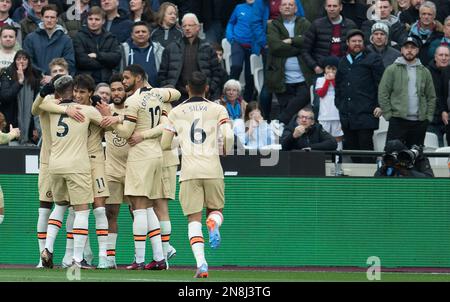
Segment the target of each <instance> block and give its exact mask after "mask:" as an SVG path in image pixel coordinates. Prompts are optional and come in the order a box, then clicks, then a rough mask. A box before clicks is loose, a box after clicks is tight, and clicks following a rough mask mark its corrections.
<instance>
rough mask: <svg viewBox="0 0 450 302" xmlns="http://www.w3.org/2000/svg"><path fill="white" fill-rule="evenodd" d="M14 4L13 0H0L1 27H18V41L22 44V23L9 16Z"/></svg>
mask: <svg viewBox="0 0 450 302" xmlns="http://www.w3.org/2000/svg"><path fill="white" fill-rule="evenodd" d="M11 6H12V0H0V28H2V27H4V26H7V25H9V26H12V27H14V28H15V29H16V35H17V38H16V39H17V41H18V42H19V44H20V45H22V31H21V29H20V24H19V23H18V22H16V21H14V20H13V19H11V18H10V17H9V11H10V9H11Z"/></svg>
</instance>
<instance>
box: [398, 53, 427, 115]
mask: <svg viewBox="0 0 450 302" xmlns="http://www.w3.org/2000/svg"><path fill="white" fill-rule="evenodd" d="M394 63H396V64H400V65H405V66H406V70H407V72H408V115H407V117H406V119H407V120H410V121H418V120H419V96H418V95H417V85H416V79H417V76H416V73H417V66H420V65H422V63H421V62H420V60H419V59H416V61H415V62H414V63H412V64H409V63H408V62H407V61H406V60H405V58H403V57H399V58H397V60H395V62H394Z"/></svg>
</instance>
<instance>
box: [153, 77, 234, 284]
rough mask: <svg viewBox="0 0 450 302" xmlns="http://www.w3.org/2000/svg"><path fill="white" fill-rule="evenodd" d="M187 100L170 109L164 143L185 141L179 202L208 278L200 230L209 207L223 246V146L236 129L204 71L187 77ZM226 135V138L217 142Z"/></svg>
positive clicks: (214, 235)
mask: <svg viewBox="0 0 450 302" xmlns="http://www.w3.org/2000/svg"><path fill="white" fill-rule="evenodd" d="M187 90H188V92H189V99H188V100H186V101H185V102H183V103H181V104H180V105H178V106H177V107H175V108H174V109H172V111H171V112H170V113H169V116H168V119H169V124H168V125H167V126H166V127H165V130H167V131H164V133H163V137H162V139H161V146H162V148H163V150H170V148H171V143H172V139H173V137H174V135H175V134H176V135H177V136H178V138H179V142H180V146H181V154H182V160H181V175H180V196H179V197H180V203H181V207H182V209H183V213H184V215H185V216H187V217H188V223H189V224H188V235H189V240H190V244H191V248H192V252H193V253H194V256H195V259H196V261H197V272H196V274H195V276H194V277H196V278H206V277H207V276H208V264H207V262H206V259H205V252H204V239H203V233H202V211H203V207H204V205H205V206H206V208H207V220H206V224H207V226H208V231H209V243H210V246H211V247H212V248H217V247H218V246H219V245H220V233H219V227H220V225H221V224H222V221H223V216H222V210H223V207H224V204H225V197H224V181H223V170H222V166H221V164H220V159H219V148H222V147H223V148H224V150H225V152H227V151H228V150H229V149H230V148H232V147H233V142H234V136H233V130H232V129H231V126H230V123H229V117H228V113H227V111H226V109H225V107H223V106H220V105H218V104H216V103H214V102H211V101H209V100H207V99H205V94H206V92H207V91H208V85H207V80H206V76H205V75H204V74H203V73H201V72H193V73H192V76H191V78H190V79H189V81H188V85H187ZM220 140H223V142H222V143H223V146H222V143H219V141H220Z"/></svg>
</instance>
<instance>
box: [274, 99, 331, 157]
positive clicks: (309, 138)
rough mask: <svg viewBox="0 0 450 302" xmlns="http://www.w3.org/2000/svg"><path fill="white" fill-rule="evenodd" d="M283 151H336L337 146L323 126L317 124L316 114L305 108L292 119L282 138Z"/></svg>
mask: <svg viewBox="0 0 450 302" xmlns="http://www.w3.org/2000/svg"><path fill="white" fill-rule="evenodd" d="M281 146H282V148H283V150H307V151H309V150H336V147H337V144H336V140H335V139H334V137H333V136H331V134H329V133H328V132H326V131H325V130H324V129H323V128H322V125H320V124H316V123H315V119H314V112H313V111H312V109H311V108H309V107H305V108H303V109H302V110H300V111H299V112H298V114H297V115H296V116H295V117H293V118H292V120H291V122H290V123H289V124H288V125H287V126H286V128H284V131H283V135H282V136H281Z"/></svg>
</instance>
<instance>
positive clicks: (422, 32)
mask: <svg viewBox="0 0 450 302" xmlns="http://www.w3.org/2000/svg"><path fill="white" fill-rule="evenodd" d="M435 27H436V24H433V26H432V27H431V29H425V28H423V27H421V26H420V21H417V22H416V23H414V24H413V25H412V26H411V31H410V33H411V34H413V35H416V36H417V37H420V39H422V41H426V40H428V38H429V37H430V36H431V34H432V33H433V31H434V28H435Z"/></svg>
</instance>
